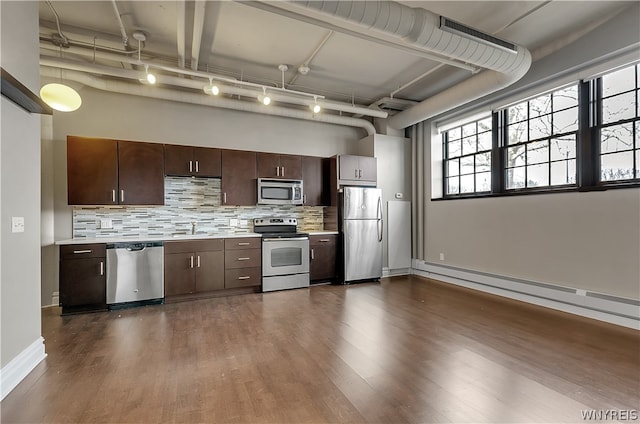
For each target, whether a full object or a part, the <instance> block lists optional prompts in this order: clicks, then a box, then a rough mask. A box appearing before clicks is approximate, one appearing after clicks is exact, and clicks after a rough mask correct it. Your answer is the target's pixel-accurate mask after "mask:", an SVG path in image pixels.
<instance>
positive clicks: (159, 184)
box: [67, 136, 164, 205]
mask: <svg viewBox="0 0 640 424" xmlns="http://www.w3.org/2000/svg"><path fill="white" fill-rule="evenodd" d="M67 196H68V197H67V200H68V203H69V204H70V205H163V204H164V151H163V147H162V145H161V144H157V143H140V142H131V141H118V140H109V139H98V138H85V137H75V136H68V137H67Z"/></svg>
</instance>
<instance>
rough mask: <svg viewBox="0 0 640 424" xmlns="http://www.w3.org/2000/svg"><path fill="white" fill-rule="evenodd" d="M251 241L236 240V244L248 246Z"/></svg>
mask: <svg viewBox="0 0 640 424" xmlns="http://www.w3.org/2000/svg"><path fill="white" fill-rule="evenodd" d="M250 244H251V243H249V242H248V241H240V242H238V246H249V245H250Z"/></svg>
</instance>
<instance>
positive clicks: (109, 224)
mask: <svg viewBox="0 0 640 424" xmlns="http://www.w3.org/2000/svg"><path fill="white" fill-rule="evenodd" d="M100 228H101V229H103V228H104V229H109V228H113V220H111V219H101V220H100Z"/></svg>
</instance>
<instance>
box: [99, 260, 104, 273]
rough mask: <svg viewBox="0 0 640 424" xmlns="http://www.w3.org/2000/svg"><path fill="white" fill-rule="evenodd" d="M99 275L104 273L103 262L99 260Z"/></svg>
mask: <svg viewBox="0 0 640 424" xmlns="http://www.w3.org/2000/svg"><path fill="white" fill-rule="evenodd" d="M100 275H104V262H103V261H100Z"/></svg>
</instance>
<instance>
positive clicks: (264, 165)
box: [256, 153, 280, 178]
mask: <svg viewBox="0 0 640 424" xmlns="http://www.w3.org/2000/svg"><path fill="white" fill-rule="evenodd" d="M256 158H257V162H258V178H280V155H278V154H275V153H257V154H256Z"/></svg>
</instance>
